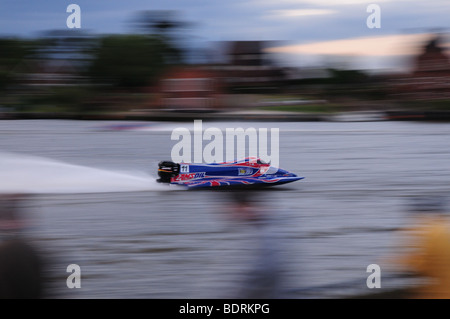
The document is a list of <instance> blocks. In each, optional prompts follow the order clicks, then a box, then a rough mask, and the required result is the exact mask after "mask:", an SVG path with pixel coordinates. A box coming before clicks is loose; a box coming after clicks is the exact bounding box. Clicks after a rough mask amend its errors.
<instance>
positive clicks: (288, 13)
mask: <svg viewBox="0 0 450 319" xmlns="http://www.w3.org/2000/svg"><path fill="white" fill-rule="evenodd" d="M334 13H337V11H335V10H329V9H285V10H272V11H270V15H271V16H274V17H280V18H292V17H301V16H316V15H326V14H334Z"/></svg>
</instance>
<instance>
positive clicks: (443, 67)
mask: <svg viewBox="0 0 450 319" xmlns="http://www.w3.org/2000/svg"><path fill="white" fill-rule="evenodd" d="M413 61H414V62H413V71H412V72H411V73H410V74H406V75H401V76H396V77H395V78H393V79H392V91H393V95H394V96H395V97H396V98H400V99H408V100H437V99H449V98H450V58H449V56H448V55H447V54H446V53H445V49H444V48H443V46H442V38H441V37H440V36H439V35H436V36H434V37H433V38H432V39H431V40H430V41H428V42H427V43H426V44H425V45H424V46H423V48H422V52H421V53H420V54H419V55H418V56H416V57H415V58H414V60H413Z"/></svg>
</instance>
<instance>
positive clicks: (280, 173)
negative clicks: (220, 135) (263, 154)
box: [157, 157, 304, 188]
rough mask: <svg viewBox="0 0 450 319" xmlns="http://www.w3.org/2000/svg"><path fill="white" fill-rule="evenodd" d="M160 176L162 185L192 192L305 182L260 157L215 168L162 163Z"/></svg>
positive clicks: (204, 165)
mask: <svg viewBox="0 0 450 319" xmlns="http://www.w3.org/2000/svg"><path fill="white" fill-rule="evenodd" d="M158 176H159V179H157V181H158V182H159V183H169V184H177V185H183V186H186V187H188V188H205V187H223V186H233V187H236V186H246V187H247V186H270V185H280V184H286V183H291V182H294V181H298V180H300V179H303V178H304V177H298V176H297V175H295V174H293V173H290V172H288V171H286V170H283V169H280V168H277V167H274V166H271V165H270V163H265V162H264V161H262V160H261V159H260V158H257V157H247V158H245V159H243V160H240V161H231V162H223V163H212V164H194V163H174V162H171V161H162V162H160V163H159V164H158Z"/></svg>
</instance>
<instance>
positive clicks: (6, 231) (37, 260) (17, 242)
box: [0, 195, 43, 299]
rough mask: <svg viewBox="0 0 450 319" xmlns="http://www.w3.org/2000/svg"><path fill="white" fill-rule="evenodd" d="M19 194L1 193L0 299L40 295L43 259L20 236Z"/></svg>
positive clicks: (23, 225) (21, 223) (22, 220)
mask: <svg viewBox="0 0 450 319" xmlns="http://www.w3.org/2000/svg"><path fill="white" fill-rule="evenodd" d="M23 200H24V197H23V196H22V195H0V298H2V299H19V298H27V299H35V298H41V297H43V281H42V270H43V269H42V259H41V257H40V255H39V254H38V252H37V251H36V249H35V248H34V247H33V246H32V245H31V244H30V243H28V241H27V240H26V239H25V237H24V236H23V235H22V231H23V229H24V227H25V219H24V218H23V216H21V214H22V211H21V206H20V205H21V203H22V201H23Z"/></svg>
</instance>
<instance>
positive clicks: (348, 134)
mask: <svg viewBox="0 0 450 319" xmlns="http://www.w3.org/2000/svg"><path fill="white" fill-rule="evenodd" d="M112 124H118V123H112V122H101V121H70V120H65V121H63V120H7V121H0V179H1V185H0V192H3V193H8V192H16V193H17V192H19V193H28V194H31V197H30V198H29V200H28V201H27V203H26V205H25V210H26V213H27V216H28V217H31V220H32V223H31V225H30V226H29V227H28V228H27V230H26V235H27V236H28V237H29V238H31V240H32V242H33V243H34V244H35V245H36V246H37V247H38V249H40V251H42V253H43V254H44V255H45V256H48V260H49V263H48V264H49V266H48V269H47V270H48V273H49V279H48V280H49V286H50V289H51V294H52V296H56V297H61V298H223V297H225V298H234V297H236V296H238V294H237V292H238V291H240V289H242V288H243V286H244V285H252V284H255V285H257V283H255V282H253V283H248V282H247V281H246V279H245V278H248V275H246V274H249V273H250V274H251V273H252V271H253V270H254V269H257V267H258V266H255V260H257V258H258V257H257V253H258V252H261V251H263V252H264V253H263V254H262V257H263V258H262V259H261V260H260V262H262V263H271V262H272V263H275V262H277V263H278V267H277V269H280V274H281V276H280V278H281V279H280V283H281V284H280V286H281V291H282V292H283V294H282V295H280V296H282V297H286V298H311V297H312V298H341V297H346V296H352V295H355V294H367V293H371V292H374V290H376V289H369V288H368V287H367V285H366V279H367V277H368V275H369V273H368V272H367V266H368V265H370V264H378V265H380V267H381V269H382V276H381V283H382V288H380V289H381V290H382V289H385V290H386V289H394V288H397V287H402V286H406V285H409V284H411V283H410V282H408V281H407V280H401V279H398V280H396V279H395V276H393V277H391V276H388V275H389V272H390V268H389V265H388V263H387V262H386V257H389V256H392V254H394V253H395V251H396V249H397V248H398V246H397V244H398V240H399V236H398V230H399V229H401V228H403V227H405V226H407V225H408V218H409V215H408V211H407V204H408V201H409V199H411V198H413V197H415V196H428V195H436V194H440V195H444V196H446V195H447V194H448V191H449V189H450V183H449V181H450V170H449V168H450V167H449V159H450V125H449V124H445V123H424V122H391V121H378V122H296V123H277V122H264V123H255V122H247V123H239V122H228V123H227V122H221V123H214V122H213V123H208V124H207V125H205V123H204V126H205V127H207V126H209V127H218V128H225V127H243V128H248V127H256V128H259V127H265V128H268V129H270V128H279V129H280V133H279V156H280V159H279V162H280V167H282V168H284V169H286V170H288V171H291V172H294V173H297V174H298V175H301V176H305V179H304V180H301V181H298V182H295V183H292V184H287V185H280V186H276V187H273V188H271V189H268V190H264V191H258V192H256V193H255V194H254V198H253V200H254V203H255V205H256V207H257V208H258V209H259V210H261V211H264V214H265V215H266V216H268V217H269V218H268V219H267V224H266V225H265V227H263V228H261V227H255V225H252V224H250V223H249V222H247V221H243V220H242V219H239V218H234V217H233V216H232V215H233V214H232V212H231V211H232V209H233V207H234V206H233V201H232V200H231V199H230V194H229V193H228V192H214V191H183V190H179V189H178V188H171V187H164V186H166V185H160V184H157V183H156V182H155V178H156V169H157V163H158V162H159V161H160V160H165V159H170V154H171V149H172V147H173V146H174V144H175V143H176V141H174V140H171V132H172V130H173V129H174V128H176V127H191V126H192V123H145V124H148V125H147V126H145V127H141V128H140V129H135V130H110V129H108V127H109V125H112ZM120 124H123V122H121V123H120ZM261 235H262V237H264V238H266V239H267V238H270V240H268V241H266V242H264V247H263V249H262V250H261V248H258V247H259V246H258V245H259V244H261V242H260V238H261ZM273 251H276V252H277V259H272V257H271V256H272V255H270V253H271V252H273ZM265 253H267V254H268V255H266V258H265V259H264V254H265ZM70 264H77V265H79V266H80V269H81V288H78V289H77V288H74V289H69V288H68V287H67V285H66V279H67V277H68V276H69V275H70V273H68V272H67V266H68V265H70ZM255 267H256V268H255ZM385 275H386V276H385ZM383 276H385V277H383ZM383 278H385V279H383ZM380 289H379V290H380Z"/></svg>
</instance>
